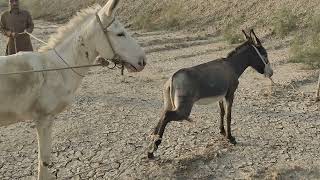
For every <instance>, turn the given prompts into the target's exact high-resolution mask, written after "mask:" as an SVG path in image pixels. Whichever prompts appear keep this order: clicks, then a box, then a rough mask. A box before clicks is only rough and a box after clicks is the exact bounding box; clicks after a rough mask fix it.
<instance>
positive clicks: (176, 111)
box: [148, 30, 273, 158]
mask: <svg viewBox="0 0 320 180" xmlns="http://www.w3.org/2000/svg"><path fill="white" fill-rule="evenodd" d="M243 33H244V34H245V36H246V39H247V41H246V42H245V43H243V44H242V45H240V46H239V47H237V48H236V49H235V50H234V51H232V52H231V53H229V55H228V57H227V58H224V59H218V60H214V61H210V62H208V63H204V64H200V65H198V66H194V67H190V68H184V69H181V70H179V71H177V72H176V73H174V74H173V76H172V77H171V78H170V79H169V80H168V81H167V82H166V84H165V87H164V92H163V97H164V112H163V113H162V115H161V118H160V120H159V122H158V124H157V126H156V127H155V129H154V131H153V140H152V142H151V144H150V147H149V148H150V149H149V152H148V157H149V158H153V157H154V154H153V153H154V151H156V150H157V149H158V146H159V145H160V143H161V141H162V136H163V133H164V130H165V127H166V125H167V124H168V123H169V122H170V121H182V120H188V119H189V115H190V113H191V109H192V107H193V105H194V104H208V103H214V102H219V107H220V117H221V119H220V133H221V134H223V135H224V136H226V138H227V139H228V140H229V141H230V142H231V143H233V144H235V143H236V140H235V138H234V137H233V136H232V135H231V127H230V125H231V108H232V103H233V99H234V93H235V91H236V89H237V87H238V84H239V81H238V79H239V77H240V76H241V74H242V73H243V72H244V71H245V69H246V68H247V67H248V66H251V67H253V68H254V69H255V70H257V71H258V72H259V73H261V74H264V75H265V76H267V77H271V76H272V75H273V71H272V69H271V67H270V64H269V61H268V56H267V52H266V50H265V48H264V47H263V46H262V44H261V42H260V40H259V39H258V38H257V37H256V35H255V33H254V31H253V30H251V32H250V36H248V35H247V34H246V33H245V32H244V31H243ZM252 35H253V36H252ZM225 114H227V128H226V130H225V128H224V116H225Z"/></svg>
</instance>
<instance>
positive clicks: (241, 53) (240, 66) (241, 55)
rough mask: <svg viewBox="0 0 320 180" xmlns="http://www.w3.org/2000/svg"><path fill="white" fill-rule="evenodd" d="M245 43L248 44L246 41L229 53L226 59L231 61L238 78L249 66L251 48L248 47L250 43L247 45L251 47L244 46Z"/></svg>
mask: <svg viewBox="0 0 320 180" xmlns="http://www.w3.org/2000/svg"><path fill="white" fill-rule="evenodd" d="M245 45H247V44H246V43H245V44H243V45H241V47H239V48H237V49H235V50H234V51H232V52H231V53H229V55H228V56H227V58H226V61H227V62H229V63H230V65H231V67H232V68H233V69H234V71H235V73H236V75H237V77H238V78H239V77H240V76H241V74H242V73H243V72H244V71H245V70H246V69H247V67H248V66H249V58H250V54H249V53H250V50H249V49H248V48H249V47H250V45H247V46H249V47H244V46H245Z"/></svg>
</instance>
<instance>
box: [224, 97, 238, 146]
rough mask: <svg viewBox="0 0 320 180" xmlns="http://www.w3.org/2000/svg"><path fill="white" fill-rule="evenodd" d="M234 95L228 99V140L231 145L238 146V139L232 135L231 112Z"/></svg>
mask: <svg viewBox="0 0 320 180" xmlns="http://www.w3.org/2000/svg"><path fill="white" fill-rule="evenodd" d="M233 98H234V96H233V95H230V96H229V97H227V98H226V103H227V139H228V140H229V142H230V143H232V144H236V143H237V142H236V139H235V138H234V137H233V136H232V135H231V111H232V104H233Z"/></svg>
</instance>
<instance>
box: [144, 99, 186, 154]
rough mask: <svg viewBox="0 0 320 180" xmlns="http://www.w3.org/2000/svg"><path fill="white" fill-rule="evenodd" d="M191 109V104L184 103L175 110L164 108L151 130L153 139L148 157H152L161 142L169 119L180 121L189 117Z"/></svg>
mask: <svg viewBox="0 0 320 180" xmlns="http://www.w3.org/2000/svg"><path fill="white" fill-rule="evenodd" d="M191 109H192V104H186V105H182V106H179V107H178V109H177V110H175V111H170V110H165V111H164V112H163V113H162V115H161V118H160V120H159V122H158V124H157V126H156V127H155V129H154V131H153V136H154V139H153V141H152V142H151V144H150V146H149V151H148V158H154V155H153V153H154V152H155V151H156V150H157V149H158V146H159V145H160V144H161V141H162V136H163V133H164V130H165V128H166V126H167V124H168V123H169V122H170V121H182V120H186V119H188V118H189V115H190V112H191Z"/></svg>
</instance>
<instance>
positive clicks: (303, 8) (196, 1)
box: [28, 0, 320, 31]
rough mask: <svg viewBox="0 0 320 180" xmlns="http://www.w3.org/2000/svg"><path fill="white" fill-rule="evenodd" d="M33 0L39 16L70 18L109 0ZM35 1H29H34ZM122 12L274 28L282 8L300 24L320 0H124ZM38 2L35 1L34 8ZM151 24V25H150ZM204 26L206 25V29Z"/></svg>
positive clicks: (156, 24) (199, 23)
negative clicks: (95, 4)
mask: <svg viewBox="0 0 320 180" xmlns="http://www.w3.org/2000/svg"><path fill="white" fill-rule="evenodd" d="M37 1H39V0H33V2H34V4H40V6H41V7H40V8H39V7H37V8H36V9H34V10H33V11H34V14H35V15H36V16H42V17H46V18H47V19H49V20H59V21H66V20H68V19H69V18H70V17H71V16H72V15H73V14H74V13H75V12H76V11H78V10H79V9H81V8H83V7H87V6H88V5H90V4H92V3H104V2H106V0H97V1H94V0H70V1H64V0H50V1H49V0H44V1H42V2H41V3H39V2H37ZM30 2H31V1H28V3H30ZM120 4H121V5H120V8H119V14H120V16H121V18H122V19H123V20H125V21H126V22H127V23H128V24H132V25H134V26H136V27H139V28H141V27H146V28H153V29H158V28H161V29H167V28H169V27H170V28H172V27H174V28H179V29H193V30H194V29H198V30H203V29H204V30H209V31H214V30H217V29H218V30H219V29H220V30H221V29H225V27H226V26H228V25H231V26H237V27H240V28H245V27H251V26H258V27H264V28H263V29H265V30H270V29H272V26H271V24H272V21H273V19H274V13H276V12H277V11H278V10H280V9H284V8H286V9H289V10H291V11H292V13H293V14H295V15H297V16H298V17H299V22H298V24H299V26H300V27H301V26H304V25H306V24H307V23H308V22H309V19H310V18H312V16H314V14H315V12H317V11H318V12H319V10H320V4H319V2H318V1H317V0H281V1H278V0H268V1H266V0H265V1H261V0H247V1H240V0H235V1H227V0H177V1H172V0H162V1H159V0H135V1H129V0H122V1H121V2H120ZM34 7H36V6H34V5H32V7H31V8H34ZM150 26H151V27H150ZM202 28H203V29H202Z"/></svg>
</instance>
